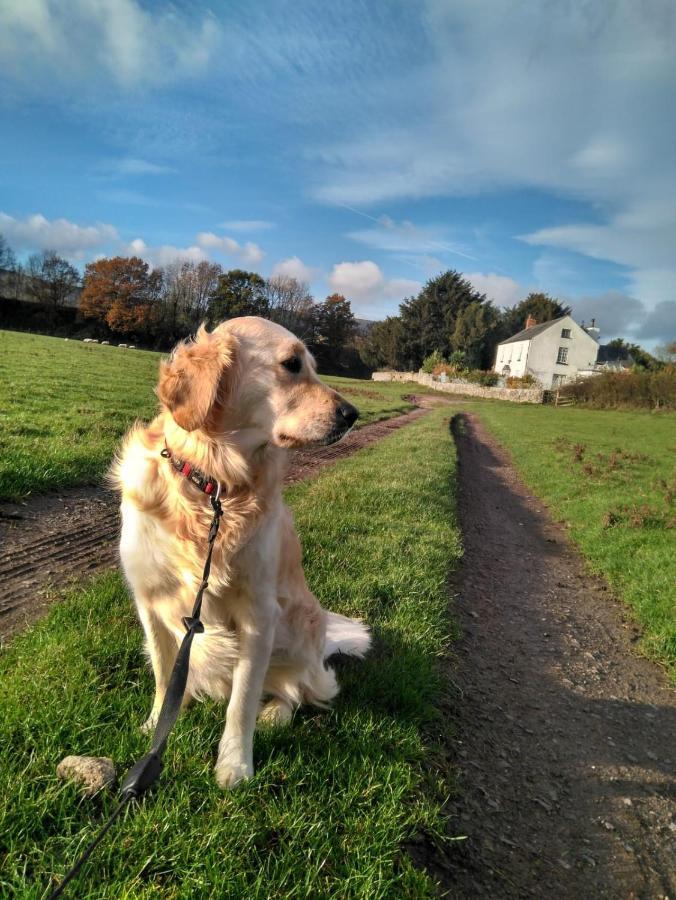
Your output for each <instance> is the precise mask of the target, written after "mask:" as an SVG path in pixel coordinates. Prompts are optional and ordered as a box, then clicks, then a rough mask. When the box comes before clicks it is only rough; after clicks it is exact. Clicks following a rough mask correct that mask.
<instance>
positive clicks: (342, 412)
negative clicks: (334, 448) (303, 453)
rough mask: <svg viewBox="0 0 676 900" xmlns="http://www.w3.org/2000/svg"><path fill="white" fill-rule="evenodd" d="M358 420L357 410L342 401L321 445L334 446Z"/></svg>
mask: <svg viewBox="0 0 676 900" xmlns="http://www.w3.org/2000/svg"><path fill="white" fill-rule="evenodd" d="M358 418H359V410H358V409H357V408H356V407H354V406H352V404H351V403H347V402H346V401H344V402H343V403H341V404H340V406H339V407H338V408H337V409H336V418H335V421H334V424H333V428H332V429H331V431H330V432H329V433H328V434H327V435H326V437H325V438H324V440H323V441H322V444H335V443H336V441H339V440H340V439H341V438H342V437H345V435H346V434H347V433H348V431H349V430H350V429H351V428H352V426H353V425H354V423H355V422H356V421H357V419H358Z"/></svg>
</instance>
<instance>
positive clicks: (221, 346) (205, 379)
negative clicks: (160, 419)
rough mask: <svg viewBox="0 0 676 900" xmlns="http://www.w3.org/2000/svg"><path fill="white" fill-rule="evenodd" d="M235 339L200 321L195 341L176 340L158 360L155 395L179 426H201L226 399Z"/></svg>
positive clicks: (234, 350)
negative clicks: (168, 353)
mask: <svg viewBox="0 0 676 900" xmlns="http://www.w3.org/2000/svg"><path fill="white" fill-rule="evenodd" d="M236 343H237V338H236V337H235V336H234V335H231V334H223V333H222V332H212V333H211V334H209V332H208V331H207V330H206V328H205V327H204V325H202V326H201V327H200V329H199V331H198V332H197V334H196V335H195V340H194V341H185V342H184V343H182V344H179V345H178V346H177V347H176V349H175V350H174V352H173V354H172V355H171V358H170V359H169V360H166V361H163V362H162V363H160V380H159V384H158V386H157V396H158V397H159V398H160V401H161V402H162V403H163V404H164V406H166V408H167V409H168V410H169V412H170V413H171V414H172V416H173V417H174V421H175V422H176V424H177V425H180V427H181V428H184V429H185V430H186V431H195V429H196V428H201V427H202V426H203V425H204V424H205V422H206V421H207V419H208V417H209V414H210V413H211V411H212V409H213V408H214V405H215V404H216V402H217V401H219V400H221V401H222V400H224V399H225V395H226V394H227V389H228V373H229V372H230V374H232V369H233V367H234V362H235V352H236Z"/></svg>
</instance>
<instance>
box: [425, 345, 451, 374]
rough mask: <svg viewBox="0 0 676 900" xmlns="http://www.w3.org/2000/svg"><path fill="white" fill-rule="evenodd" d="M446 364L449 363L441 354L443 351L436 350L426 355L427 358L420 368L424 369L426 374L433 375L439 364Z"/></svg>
mask: <svg viewBox="0 0 676 900" xmlns="http://www.w3.org/2000/svg"><path fill="white" fill-rule="evenodd" d="M444 365H446V366H447V365H448V363H447V362H446V360H445V359H444V357H443V356H442V355H441V353H440V352H439V351H438V350H435V351H434V352H433V353H430V355H429V356H427V357H425V359H424V360H423V364H422V366H421V367H420V368H421V369H422V370H423V372H425V374H426V375H432V374H435V373H434V370H435V369H436V368H437V367H438V366H444Z"/></svg>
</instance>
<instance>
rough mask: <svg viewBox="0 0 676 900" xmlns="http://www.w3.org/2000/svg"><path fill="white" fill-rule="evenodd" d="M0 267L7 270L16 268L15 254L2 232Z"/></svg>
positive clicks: (0, 238) (11, 270)
mask: <svg viewBox="0 0 676 900" xmlns="http://www.w3.org/2000/svg"><path fill="white" fill-rule="evenodd" d="M0 269H6V270H7V271H9V272H13V271H14V270H15V269H16V256H15V255H14V251H13V250H12V248H11V247H10V246H9V244H8V243H7V241H6V240H5V236H4V234H2V233H0Z"/></svg>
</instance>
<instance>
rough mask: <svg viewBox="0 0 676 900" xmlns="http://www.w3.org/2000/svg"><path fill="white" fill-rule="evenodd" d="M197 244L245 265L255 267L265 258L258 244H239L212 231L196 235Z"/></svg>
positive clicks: (250, 242)
mask: <svg viewBox="0 0 676 900" xmlns="http://www.w3.org/2000/svg"><path fill="white" fill-rule="evenodd" d="M197 243H198V244H199V246H200V247H202V248H204V249H205V250H215V251H216V252H218V253H225V254H227V255H229V256H237V257H238V258H239V259H240V260H241V261H242V262H243V263H246V264H247V265H257V264H258V263H260V262H261V261H262V259H263V257H264V256H265V254H264V252H263V250H261V248H260V247H259V246H258V244H254V243H253V242H252V241H247V242H246V243H245V244H240V243H239V242H238V241H236V240H235V239H234V238H231V237H227V236H225V235H218V234H214V233H213V231H200V233H199V234H198V235H197Z"/></svg>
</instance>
